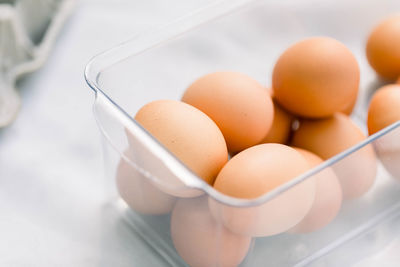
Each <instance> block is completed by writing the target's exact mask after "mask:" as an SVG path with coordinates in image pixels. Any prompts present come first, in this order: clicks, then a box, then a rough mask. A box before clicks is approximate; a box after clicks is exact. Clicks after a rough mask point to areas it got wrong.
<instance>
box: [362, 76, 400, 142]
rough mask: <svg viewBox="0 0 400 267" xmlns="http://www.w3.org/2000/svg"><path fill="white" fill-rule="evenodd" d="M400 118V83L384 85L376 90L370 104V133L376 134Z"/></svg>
mask: <svg viewBox="0 0 400 267" xmlns="http://www.w3.org/2000/svg"><path fill="white" fill-rule="evenodd" d="M398 120H400V85H397V84H391V85H386V86H383V87H382V88H380V89H379V90H378V91H376V93H375V94H374V96H373V97H372V99H371V102H370V104H369V108H368V121H367V124H368V133H369V134H374V133H376V132H378V131H379V130H382V129H383V128H385V127H387V126H389V125H390V124H392V123H395V122H396V121H398Z"/></svg>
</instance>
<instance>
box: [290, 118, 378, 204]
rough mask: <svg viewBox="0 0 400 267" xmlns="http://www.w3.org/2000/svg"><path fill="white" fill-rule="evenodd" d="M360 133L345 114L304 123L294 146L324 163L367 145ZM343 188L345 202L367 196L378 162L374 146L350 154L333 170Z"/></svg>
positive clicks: (299, 129)
mask: <svg viewBox="0 0 400 267" xmlns="http://www.w3.org/2000/svg"><path fill="white" fill-rule="evenodd" d="M365 138H366V136H365V135H364V134H363V132H362V131H361V129H360V128H359V127H358V126H357V125H356V124H354V122H352V121H351V119H350V118H349V117H348V116H346V115H344V114H342V113H335V114H334V115H333V116H332V117H330V118H326V119H321V120H302V121H301V122H300V126H299V128H298V130H297V131H296V132H295V133H294V134H293V139H292V145H293V146H296V147H300V148H304V149H306V150H309V151H311V152H313V153H315V154H317V155H318V156H320V157H321V158H322V159H324V160H326V159H329V158H331V157H333V156H335V155H336V154H338V153H340V152H343V151H344V150H346V149H348V148H350V147H352V146H354V145H356V144H358V143H359V142H362V141H364V140H365ZM332 168H333V170H334V171H335V173H336V175H337V177H338V178H339V181H340V184H341V186H342V191H343V198H344V199H353V198H357V197H360V196H361V195H363V194H365V193H366V192H367V191H368V190H369V189H370V188H371V187H372V185H373V184H374V181H375V177H376V170H377V162H376V157H375V153H374V149H373V147H372V146H371V145H366V146H364V147H363V148H361V149H359V150H357V151H355V152H353V153H351V154H350V155H348V156H346V157H345V158H343V159H342V160H340V161H338V162H337V163H335V164H334V165H333V166H332Z"/></svg>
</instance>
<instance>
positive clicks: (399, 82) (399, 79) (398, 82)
mask: <svg viewBox="0 0 400 267" xmlns="http://www.w3.org/2000/svg"><path fill="white" fill-rule="evenodd" d="M397 84H400V76H399V78H398V79H397Z"/></svg>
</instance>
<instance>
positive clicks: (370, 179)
mask: <svg viewBox="0 0 400 267" xmlns="http://www.w3.org/2000/svg"><path fill="white" fill-rule="evenodd" d="M332 168H333V170H334V171H335V173H336V175H337V177H338V178H339V181H340V184H341V185H342V190H343V197H344V199H354V198H357V197H360V196H362V195H363V194H365V193H366V192H368V190H369V189H370V188H371V187H372V185H373V184H374V182H375V177H376V173H377V159H376V156H375V152H374V150H373V147H372V146H371V145H367V146H365V147H363V148H361V149H360V150H357V151H355V152H353V153H352V154H350V155H348V156H347V157H345V158H343V159H342V160H340V161H339V162H337V163H335V164H334V165H333V166H332Z"/></svg>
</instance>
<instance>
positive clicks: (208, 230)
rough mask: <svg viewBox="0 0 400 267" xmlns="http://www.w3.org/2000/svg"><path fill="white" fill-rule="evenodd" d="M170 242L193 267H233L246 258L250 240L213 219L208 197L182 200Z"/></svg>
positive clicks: (178, 207) (172, 217)
mask: <svg viewBox="0 0 400 267" xmlns="http://www.w3.org/2000/svg"><path fill="white" fill-rule="evenodd" d="M171 238H172V241H173V243H174V246H175V248H176V250H177V252H178V254H179V255H180V256H181V257H182V258H183V260H184V261H185V262H186V263H187V264H188V265H190V266H191V267H209V266H221V267H234V266H238V265H239V264H240V262H242V261H243V259H244V258H245V257H246V255H247V252H248V251H249V248H250V244H251V238H250V237H245V236H241V235H237V234H235V233H232V232H231V231H229V230H227V229H226V228H224V227H223V226H222V225H220V224H218V223H217V221H215V220H214V218H213V217H212V216H211V214H210V211H209V209H208V205H207V197H198V198H191V199H182V200H179V201H178V202H177V203H176V205H175V208H174V210H173V212H172V215H171Z"/></svg>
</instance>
